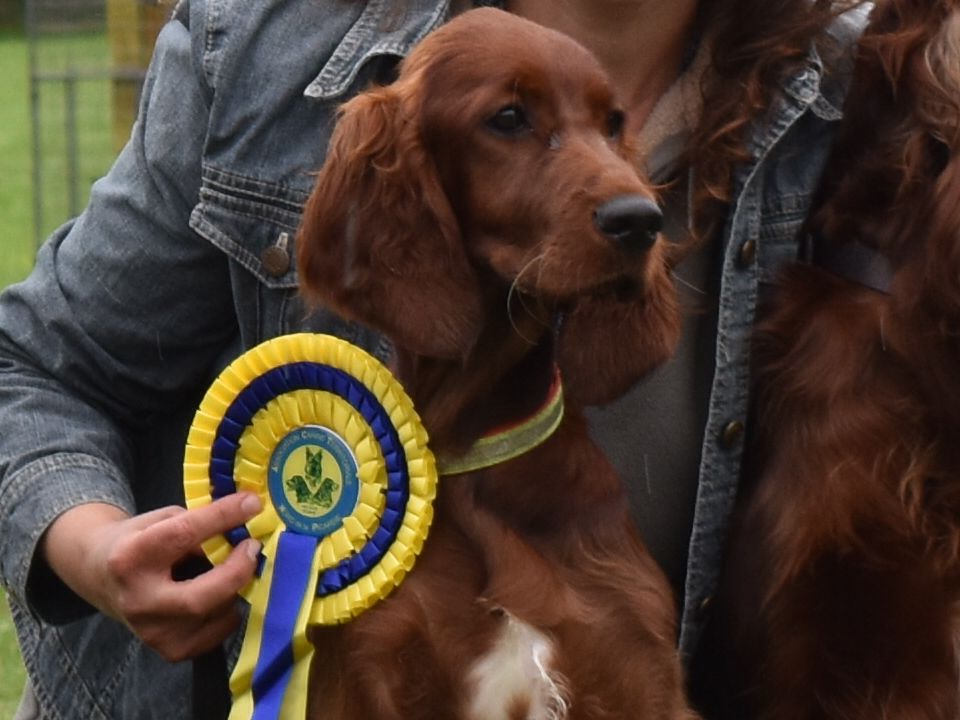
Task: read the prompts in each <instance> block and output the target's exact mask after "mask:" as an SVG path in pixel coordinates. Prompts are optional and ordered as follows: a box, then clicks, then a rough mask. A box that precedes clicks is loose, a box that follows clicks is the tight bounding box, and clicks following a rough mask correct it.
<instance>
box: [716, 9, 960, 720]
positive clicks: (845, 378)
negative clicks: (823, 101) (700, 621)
mask: <svg viewBox="0 0 960 720" xmlns="http://www.w3.org/2000/svg"><path fill="white" fill-rule="evenodd" d="M958 151H960V2H958V0H882V2H880V3H878V4H877V6H876V7H875V9H874V10H873V15H872V17H871V22H870V26H869V27H868V29H867V32H866V34H865V36H864V38H863V39H862V40H861V43H860V46H859V52H858V57H857V61H856V66H855V69H854V75H853V86H852V91H851V95H850V97H849V99H848V102H847V112H846V117H845V119H844V121H843V124H842V126H841V129H840V134H839V137H838V140H837V144H836V145H835V147H834V149H833V153H832V156H831V159H830V160H829V161H828V165H827V168H826V172H825V175H824V177H825V180H824V183H823V187H822V188H821V192H820V193H819V197H818V200H817V201H816V202H815V210H814V212H813V214H812V216H811V219H810V220H809V222H808V225H809V228H808V229H809V231H810V237H811V238H812V248H813V252H812V255H813V260H812V262H811V263H808V264H797V265H796V266H792V267H791V268H790V269H789V270H788V271H787V273H786V275H785V276H784V277H783V278H782V283H781V284H780V286H779V288H778V289H777V290H776V291H775V295H774V297H773V299H772V304H771V307H770V308H769V312H768V314H766V315H765V319H764V320H763V321H762V323H761V326H760V327H759V330H758V333H757V336H756V360H757V368H758V372H759V401H758V402H759V405H758V408H757V412H756V422H755V426H754V430H755V433H756V441H757V442H756V455H755V456H754V458H753V460H754V461H755V464H754V468H753V469H754V470H755V471H756V474H755V477H757V478H758V480H757V481H756V486H755V487H754V488H753V490H752V492H751V494H750V495H749V497H748V500H747V502H746V506H745V510H744V512H743V517H742V523H741V524H740V528H739V530H738V531H737V532H736V536H735V539H734V541H733V545H732V549H731V552H730V571H729V576H728V578H727V582H726V593H725V597H724V601H723V603H722V604H721V606H720V607H719V608H718V611H717V617H718V623H719V625H720V626H723V630H721V634H723V635H724V636H725V637H726V639H727V641H728V643H729V645H727V651H726V652H725V653H724V654H723V657H727V658H729V657H731V656H732V657H735V658H736V660H735V662H734V664H733V667H732V670H733V672H731V673H730V674H729V675H728V676H727V683H728V686H729V687H736V688H737V690H738V696H737V697H736V698H734V699H732V700H731V704H730V707H729V708H728V709H729V711H730V715H729V716H730V717H731V718H734V717H735V718H738V719H743V718H761V719H763V720H814V719H823V720H957V718H960V674H958V639H960V154H958Z"/></svg>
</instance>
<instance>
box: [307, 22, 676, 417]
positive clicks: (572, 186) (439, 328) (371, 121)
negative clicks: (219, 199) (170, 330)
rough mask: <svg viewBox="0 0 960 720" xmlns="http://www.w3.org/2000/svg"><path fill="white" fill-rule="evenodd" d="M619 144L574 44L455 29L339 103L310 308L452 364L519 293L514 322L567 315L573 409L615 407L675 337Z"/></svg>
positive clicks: (659, 252) (646, 196)
mask: <svg viewBox="0 0 960 720" xmlns="http://www.w3.org/2000/svg"><path fill="white" fill-rule="evenodd" d="M623 131H624V113H623V112H622V110H621V109H620V107H619V105H618V104H617V102H616V100H615V98H614V95H613V92H612V90H611V87H610V84H609V82H608V80H607V78H606V76H605V74H604V72H603V70H602V69H601V67H600V65H599V63H598V62H597V61H596V60H595V59H594V58H593V57H592V56H591V55H590V54H589V53H588V52H587V51H586V50H584V49H583V48H582V47H581V46H579V45H578V44H576V43H575V42H574V41H572V40H571V39H569V38H567V37H566V36H564V35H561V34H559V33H556V32H553V31H549V30H546V29H544V28H542V27H540V26H538V25H535V24H533V23H531V22H528V21H525V20H522V19H520V18H517V17H515V16H513V15H510V14H508V13H504V12H502V11H497V10H492V9H483V10H474V11H470V12H467V13H465V14H463V15H461V16H459V17H458V18H456V19H454V20H452V21H451V22H450V23H448V24H447V25H445V26H443V27H442V28H440V29H439V30H437V31H435V32H434V33H433V34H431V35H430V36H428V37H427V38H426V40H424V41H423V42H422V43H421V44H420V45H419V46H418V47H417V48H416V49H415V50H414V51H413V53H412V54H411V55H410V57H409V58H407V59H406V60H405V61H404V63H403V64H402V66H401V71H400V75H399V78H398V80H397V81H396V82H395V83H394V84H392V85H390V86H388V87H381V88H376V89H373V90H371V91H369V92H367V93H364V94H362V95H359V96H358V97H356V98H354V99H353V100H351V101H350V102H348V103H347V104H346V105H345V106H344V107H343V109H342V114H341V117H340V120H339V123H338V125H337V127H336V129H335V131H334V135H333V138H332V140H331V145H330V150H329V155H328V159H327V162H326V164H325V165H324V167H323V169H322V170H321V172H320V174H319V176H318V178H317V183H316V188H315V190H314V192H313V194H312V196H311V198H310V201H309V203H308V205H307V208H306V212H305V217H304V222H303V225H302V228H301V231H300V234H299V238H298V254H299V255H298V260H299V270H300V274H301V278H302V283H303V289H304V291H305V294H306V296H307V297H308V298H311V299H313V300H315V301H319V302H322V303H325V304H327V305H329V306H331V307H333V308H334V309H336V310H337V311H339V312H341V313H342V314H344V315H345V316H347V317H351V318H354V319H357V320H360V321H361V322H364V323H366V324H369V325H371V326H373V327H375V328H377V329H379V330H381V331H383V332H385V333H386V334H388V335H390V336H391V337H392V338H393V339H394V341H395V343H396V344H397V345H398V346H400V347H403V348H406V349H408V350H410V351H411V352H414V353H416V354H418V355H422V356H430V357H446V358H466V357H467V356H468V355H470V353H472V352H475V351H477V352H479V351H481V350H482V349H478V348H477V347H476V345H477V342H478V339H479V338H480V336H481V332H482V331H483V330H484V329H485V328H487V327H489V326H490V324H491V322H492V321H493V319H494V318H493V315H494V314H501V315H503V314H506V313H507V312H508V298H510V297H513V298H516V297H520V298H522V300H523V302H522V303H515V304H514V306H513V309H512V312H526V311H525V310H517V308H518V307H519V308H535V310H533V311H532V312H534V313H535V314H538V315H539V316H540V319H548V318H549V319H550V320H548V322H549V321H552V319H554V318H556V317H557V316H562V320H561V322H559V324H558V325H559V331H558V342H557V347H558V361H559V363H560V366H561V370H562V372H563V374H564V378H565V384H566V388H567V395H568V398H569V399H571V400H572V402H574V403H577V404H581V403H591V402H602V401H606V400H608V399H611V398H612V397H615V396H616V395H618V394H619V393H621V392H622V391H624V390H625V389H626V388H627V387H629V385H630V384H631V383H632V382H634V381H635V380H636V379H637V378H638V377H639V376H640V375H642V374H643V373H644V372H645V371H646V370H648V369H649V368H650V367H652V366H653V365H654V364H656V363H658V362H660V361H662V360H663V359H665V357H666V356H667V355H668V353H669V352H670V351H671V350H672V347H673V345H674V342H675V340H676V336H677V327H678V319H677V308H676V303H675V300H674V293H673V287H672V283H671V282H670V279H669V276H668V272H667V269H666V264H665V261H664V251H663V248H662V245H663V243H662V242H659V241H658V235H657V231H658V230H659V227H660V213H659V211H658V209H657V207H656V204H655V201H654V194H653V191H652V189H651V187H650V185H649V183H647V182H645V181H644V180H643V179H642V178H641V177H640V176H639V175H638V173H637V170H636V168H635V166H634V164H633V163H632V162H631V159H630V158H631V149H630V148H629V146H628V143H627V142H626V141H625V137H624V132H623ZM507 326H508V325H507ZM550 331H552V329H550Z"/></svg>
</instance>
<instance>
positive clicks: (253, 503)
mask: <svg viewBox="0 0 960 720" xmlns="http://www.w3.org/2000/svg"><path fill="white" fill-rule="evenodd" d="M240 509H241V510H243V512H244V513H246V514H247V515H248V516H250V517H253V516H254V515H256V514H257V513H258V512H260V511H261V510H262V509H263V503H261V502H260V496H259V495H255V494H254V493H247V494H246V496H245V497H244V498H243V500H241V501H240Z"/></svg>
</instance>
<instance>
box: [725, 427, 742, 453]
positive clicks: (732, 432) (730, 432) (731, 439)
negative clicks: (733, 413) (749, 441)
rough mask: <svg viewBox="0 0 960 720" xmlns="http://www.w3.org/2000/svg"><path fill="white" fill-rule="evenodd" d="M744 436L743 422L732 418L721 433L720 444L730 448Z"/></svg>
mask: <svg viewBox="0 0 960 720" xmlns="http://www.w3.org/2000/svg"><path fill="white" fill-rule="evenodd" d="M742 436H743V423H742V422H740V421H739V420H731V421H730V422H728V423H727V424H726V425H724V426H723V431H722V432H721V433H720V444H721V445H723V446H724V447H725V448H727V449H728V450H729V449H731V448H733V447H734V446H735V445H736V444H737V443H738V442H740V438H741V437H742Z"/></svg>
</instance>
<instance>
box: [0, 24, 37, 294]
mask: <svg viewBox="0 0 960 720" xmlns="http://www.w3.org/2000/svg"><path fill="white" fill-rule="evenodd" d="M0 77H2V78H3V81H2V82H0V178H2V179H0V287H3V286H5V285H7V284H9V283H11V282H13V281H15V280H19V279H20V278H22V277H23V276H25V275H26V274H27V272H28V271H29V270H30V267H31V266H32V265H33V256H34V241H33V210H32V203H33V193H32V192H31V188H30V183H31V180H30V178H31V168H32V163H31V161H30V95H29V72H28V69H27V44H26V42H25V41H24V40H23V38H20V37H16V36H3V35H0Z"/></svg>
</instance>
